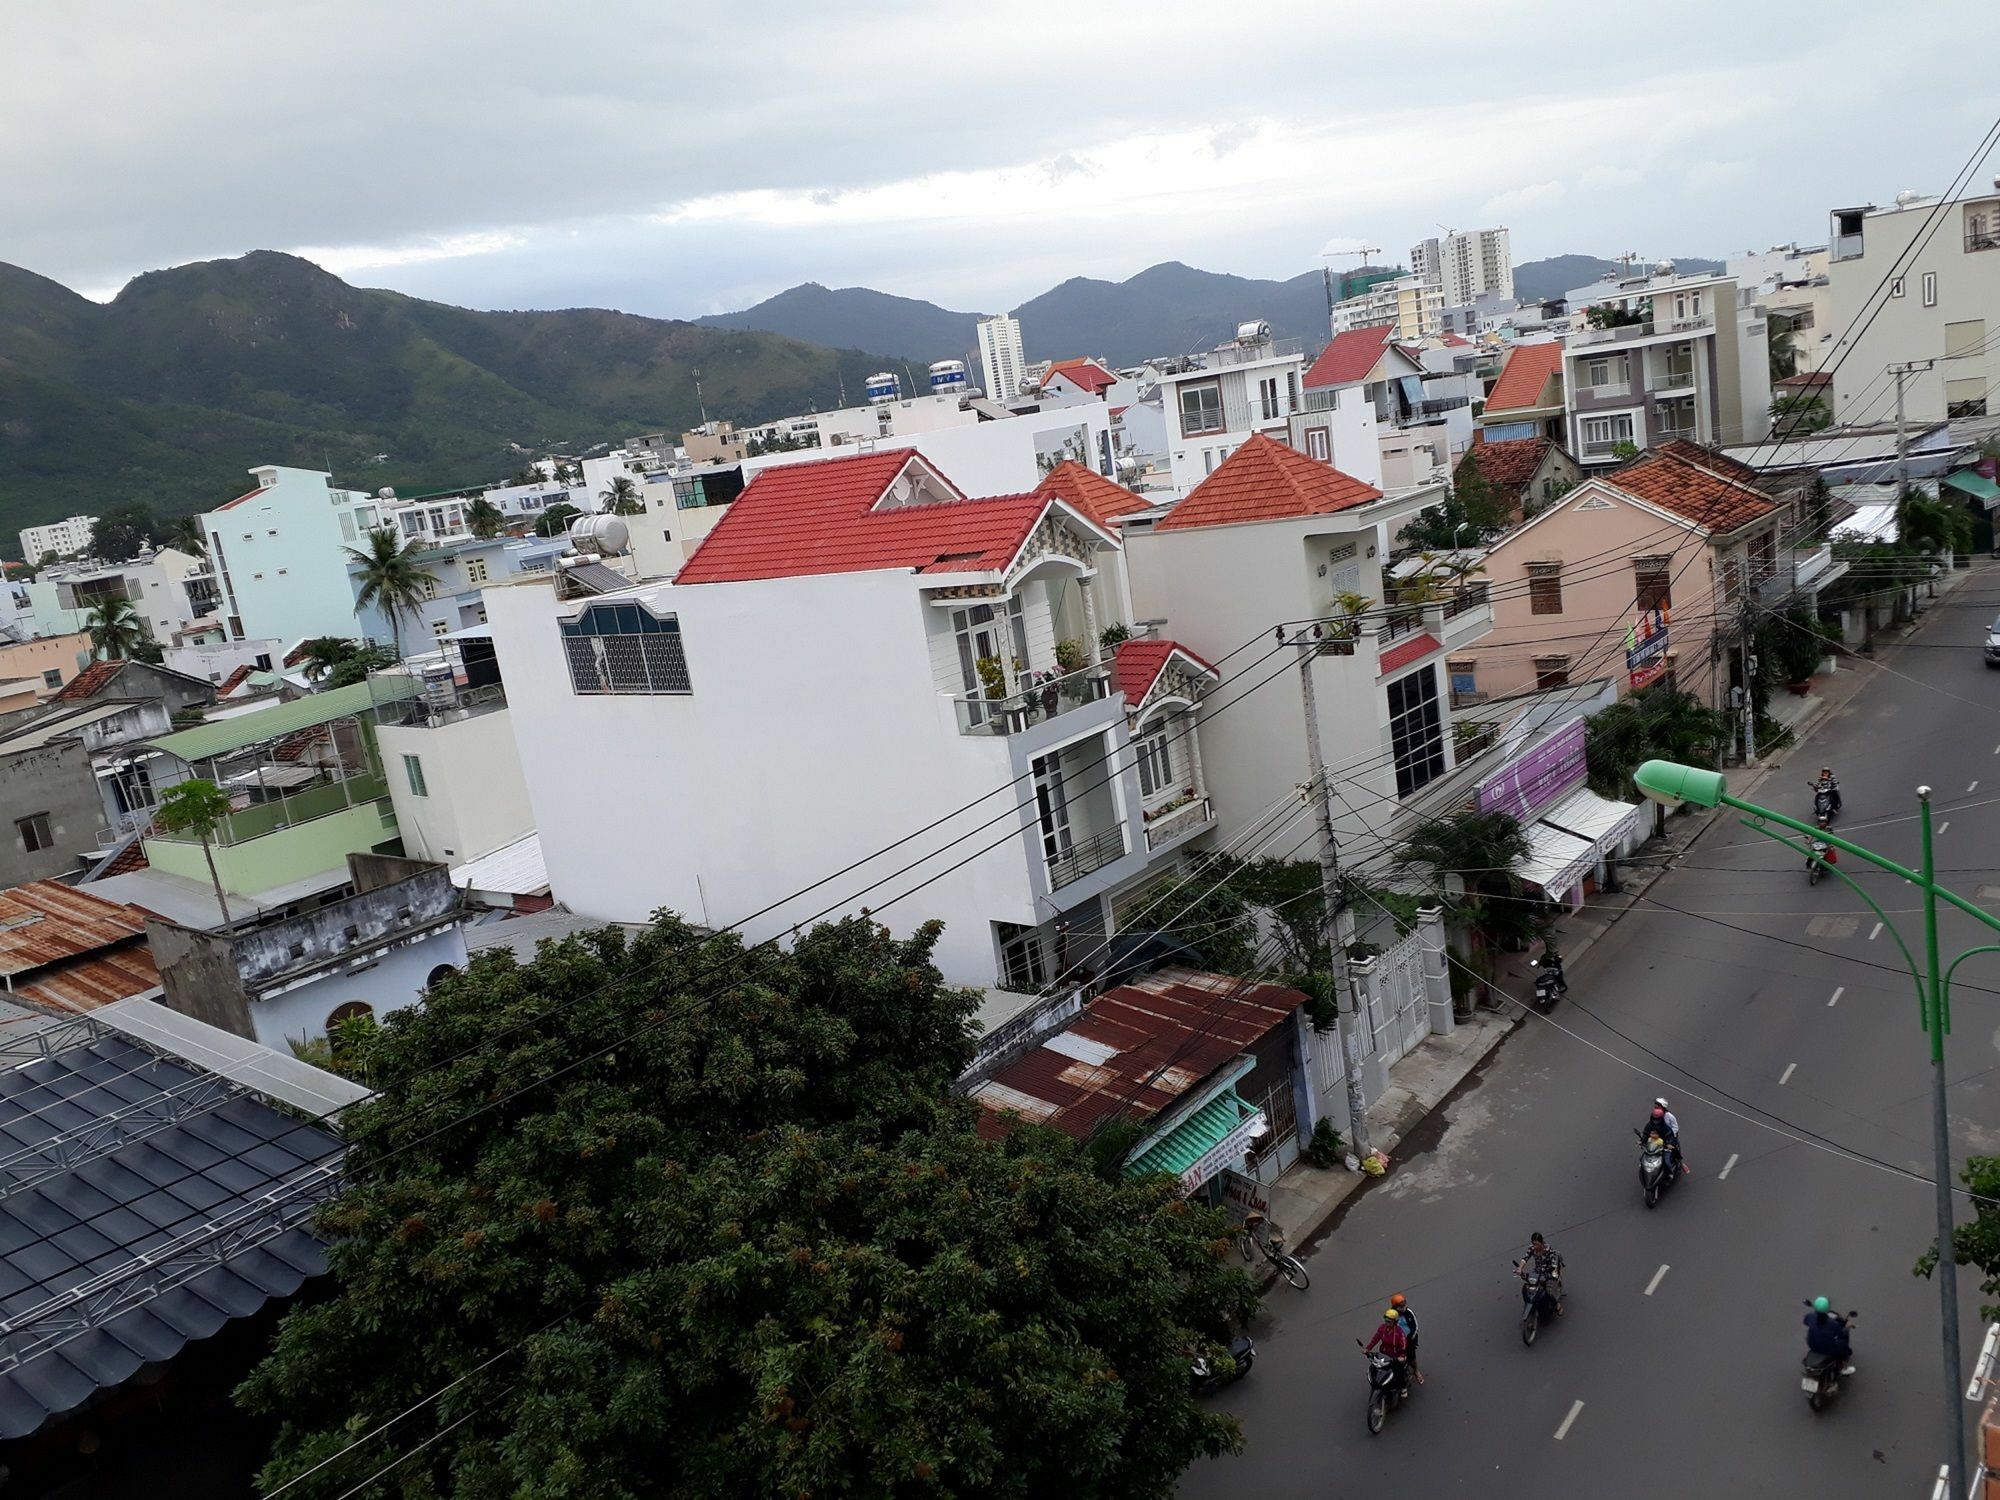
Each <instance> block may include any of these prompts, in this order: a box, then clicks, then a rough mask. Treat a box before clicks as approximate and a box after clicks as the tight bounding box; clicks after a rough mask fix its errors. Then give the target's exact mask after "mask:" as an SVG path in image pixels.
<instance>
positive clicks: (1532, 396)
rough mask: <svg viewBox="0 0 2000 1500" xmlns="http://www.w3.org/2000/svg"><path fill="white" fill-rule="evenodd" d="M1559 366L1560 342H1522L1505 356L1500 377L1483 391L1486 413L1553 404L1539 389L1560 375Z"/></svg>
mask: <svg viewBox="0 0 2000 1500" xmlns="http://www.w3.org/2000/svg"><path fill="white" fill-rule="evenodd" d="M1562 366H1563V346H1562V345H1561V344H1522V345H1521V346H1520V347H1518V348H1517V349H1515V351H1514V352H1513V353H1512V354H1510V355H1508V356H1507V363H1506V364H1505V365H1503V366H1502V367H1501V369H1500V378H1499V379H1498V380H1496V381H1494V382H1493V389H1492V390H1490V391H1488V392H1487V393H1486V415H1487V416H1488V417H1491V416H1492V415H1493V413H1494V412H1496V411H1516V410H1519V409H1520V408H1522V407H1529V406H1543V405H1552V404H1554V403H1552V402H1544V401H1543V400H1542V392H1543V390H1544V389H1545V388H1546V387H1547V385H1548V383H1549V381H1550V380H1552V379H1553V378H1555V377H1556V376H1558V375H1560V374H1562Z"/></svg>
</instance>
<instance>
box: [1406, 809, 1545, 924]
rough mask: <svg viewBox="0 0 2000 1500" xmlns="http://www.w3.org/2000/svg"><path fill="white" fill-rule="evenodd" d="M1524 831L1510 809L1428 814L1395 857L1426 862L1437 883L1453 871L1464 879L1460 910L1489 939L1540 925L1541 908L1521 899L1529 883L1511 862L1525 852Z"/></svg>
mask: <svg viewBox="0 0 2000 1500" xmlns="http://www.w3.org/2000/svg"><path fill="white" fill-rule="evenodd" d="M1528 852H1529V850H1528V836H1527V834H1526V833H1524V832H1523V831H1522V829H1521V824H1520V821H1519V820H1518V819H1516V818H1515V817H1514V816H1513V815H1512V814H1511V813H1504V812H1458V813H1452V814H1450V815H1449V816H1446V817H1440V818H1428V819H1426V820H1425V821H1424V822H1422V823H1419V824H1418V825H1417V826H1416V827H1414V828H1412V829H1411V830H1410V831H1409V832H1408V833H1406V834H1405V835H1403V841H1402V843H1401V844H1399V845H1398V846H1397V847H1396V851H1395V854H1394V856H1393V857H1394V859H1395V862H1396V863H1397V864H1399V865H1402V866H1405V867H1408V866H1414V865H1424V866H1428V867H1429V868H1430V870H1431V872H1432V874H1433V875H1434V876H1435V877H1436V879H1437V882H1438V885H1439V886H1440V887H1442V886H1443V884H1444V877H1445V876H1447V875H1456V876H1457V877H1458V878H1459V880H1460V881H1462V882H1463V883H1464V887H1465V895H1464V897H1463V898H1462V900H1461V901H1460V902H1459V907H1460V909H1461V910H1462V911H1463V912H1464V913H1465V916H1466V919H1467V921H1468V922H1470V924H1471V925H1472V929H1473V931H1474V933H1475V934H1476V935H1477V936H1478V937H1480V938H1481V939H1482V940H1484V941H1485V942H1487V943H1489V944H1490V943H1493V942H1496V941H1498V940H1500V939H1502V938H1505V937H1509V936H1516V935H1520V936H1526V935H1531V934H1532V933H1534V932H1536V931H1538V930H1540V928H1541V927H1542V925H1543V922H1542V913H1541V912H1539V911H1538V910H1537V909H1536V905H1535V903H1533V902H1530V901H1528V900H1525V899H1524V897H1525V895H1526V891H1527V886H1526V884H1525V882H1523V881H1522V879H1521V877H1520V876H1519V875H1518V874H1517V873H1515V870H1514V866H1515V865H1516V864H1517V863H1519V862H1520V861H1522V860H1524V859H1526V858H1527V857H1528Z"/></svg>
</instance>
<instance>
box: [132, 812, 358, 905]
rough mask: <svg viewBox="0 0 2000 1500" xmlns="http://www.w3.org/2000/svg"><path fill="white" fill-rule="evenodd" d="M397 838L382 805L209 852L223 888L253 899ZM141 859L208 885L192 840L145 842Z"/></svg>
mask: <svg viewBox="0 0 2000 1500" xmlns="http://www.w3.org/2000/svg"><path fill="white" fill-rule="evenodd" d="M396 836H397V830H396V814H395V810H394V808H393V807H392V806H391V804H390V803H389V802H388V801H386V800H383V801H374V802H363V803H360V804H358V805H357V806H354V807H350V808H343V809H342V810H341V811H339V812H336V813H330V814H328V815H327V816H325V817H323V818H313V819H310V820H309V821H307V822H304V823H296V824H293V825H292V826H291V827H289V828H280V829H277V830H276V831H274V832H271V833H267V834H264V835H263V836H262V837H260V838H254V839H250V840H248V841H247V842H245V843H241V844H217V845H214V846H212V850H211V852H212V853H213V854H214V856H215V869H216V874H217V875H218V876H220V878H221V880H222V887H223V889H224V890H226V891H234V892H236V893H237V894H238V895H244V896H254V895H256V894H257V893H258V892H259V891H268V890H273V889H275V888H277V887H278V886H281V885H290V884H291V883H292V882H293V881H296V880H304V879H306V878H307V877H308V876H311V875H318V874H321V873H323V872H325V871H327V870H337V869H340V868H341V867H342V865H343V864H344V863H345V861H346V859H347V856H348V855H349V854H350V853H355V852H365V851H367V850H370V849H373V848H374V847H375V846H376V845H378V844H385V843H388V842H390V841H392V840H393V839H395V838H396ZM146 857H147V859H148V860H149V861H150V862H151V864H152V866H153V868H154V869H156V870H164V871H166V872H167V873H168V874H170V875H185V876H186V877H187V878H188V879H190V880H198V881H200V882H201V883H202V884H203V885H204V886H205V885H207V884H208V865H207V863H206V862H205V861H204V860H203V858H202V852H201V845H200V844H198V843H196V842H194V841H193V840H191V839H188V840H183V839H168V838H161V837H158V836H155V837H153V838H149V839H147V840H146Z"/></svg>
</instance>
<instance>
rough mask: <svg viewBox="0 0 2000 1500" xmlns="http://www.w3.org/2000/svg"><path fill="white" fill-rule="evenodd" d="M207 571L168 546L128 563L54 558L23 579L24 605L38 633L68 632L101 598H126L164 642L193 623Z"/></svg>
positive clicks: (148, 628)
mask: <svg viewBox="0 0 2000 1500" xmlns="http://www.w3.org/2000/svg"><path fill="white" fill-rule="evenodd" d="M207 572H208V570H207V568H206V566H205V565H204V564H203V563H202V560H201V559H200V558H198V557H192V556H190V555H189V554H187V553H185V552H177V551H175V550H174V549H173V548H171V547H162V548H160V550H159V551H157V552H146V553H142V554H141V555H140V556H138V557H135V558H133V559H131V560H130V561H128V562H119V563H95V562H79V563H58V564H54V565H51V566H50V567H47V568H44V569H43V570H42V571H41V572H40V573H38V574H37V575H36V576H35V578H34V579H33V580H32V581H31V582H30V583H29V584H28V588H27V593H28V605H29V608H30V609H31V610H32V611H33V613H34V617H35V629H36V631H37V632H39V633H40V634H42V635H67V634H68V633H69V632H71V631H73V630H82V629H84V628H85V623H84V622H85V620H86V618H87V617H88V616H89V614H90V612H91V610H93V609H95V608H96V607H97V606H99V605H100V604H102V603H104V602H105V601H106V600H108V599H128V600H130V601H131V603H132V607H133V609H134V610H136V611H137V612H138V615H139V619H140V622H141V624H142V625H143V626H144V627H145V631H146V634H147V635H149V636H150V637H152V639H153V640H155V641H157V642H159V643H160V644H161V645H163V646H164V645H168V644H170V643H172V642H173V641H174V640H175V639H176V637H177V636H178V635H179V634H180V633H181V632H182V631H184V630H185V629H186V628H187V627H188V626H190V625H192V624H193V623H194V622H195V619H196V617H197V611H198V610H200V609H202V608H203V607H204V605H205V603H206V601H205V599H204V598H202V596H201V595H200V592H199V590H200V586H201V585H202V584H204V583H206V581H207ZM190 580H193V581H194V589H195V592H194V593H191V592H190Z"/></svg>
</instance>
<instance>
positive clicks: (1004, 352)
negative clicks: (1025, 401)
mask: <svg viewBox="0 0 2000 1500" xmlns="http://www.w3.org/2000/svg"><path fill="white" fill-rule="evenodd" d="M979 363H980V366H981V368H982V369H983V370H984V372H985V376H986V394H987V395H988V396H989V397H991V398H992V399H993V400H995V401H1004V400H1006V399H1007V398H1008V397H1009V396H1018V395H1019V394H1020V393H1021V376H1022V375H1023V374H1025V373H1026V372H1027V367H1028V362H1027V360H1026V359H1025V358H1024V357H1023V356H1022V354H1021V322H1020V319H1018V318H1010V317H1008V316H1007V315H1006V314H1005V313H1002V314H1001V315H1000V316H999V317H997V318H981V319H980V320H979Z"/></svg>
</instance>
